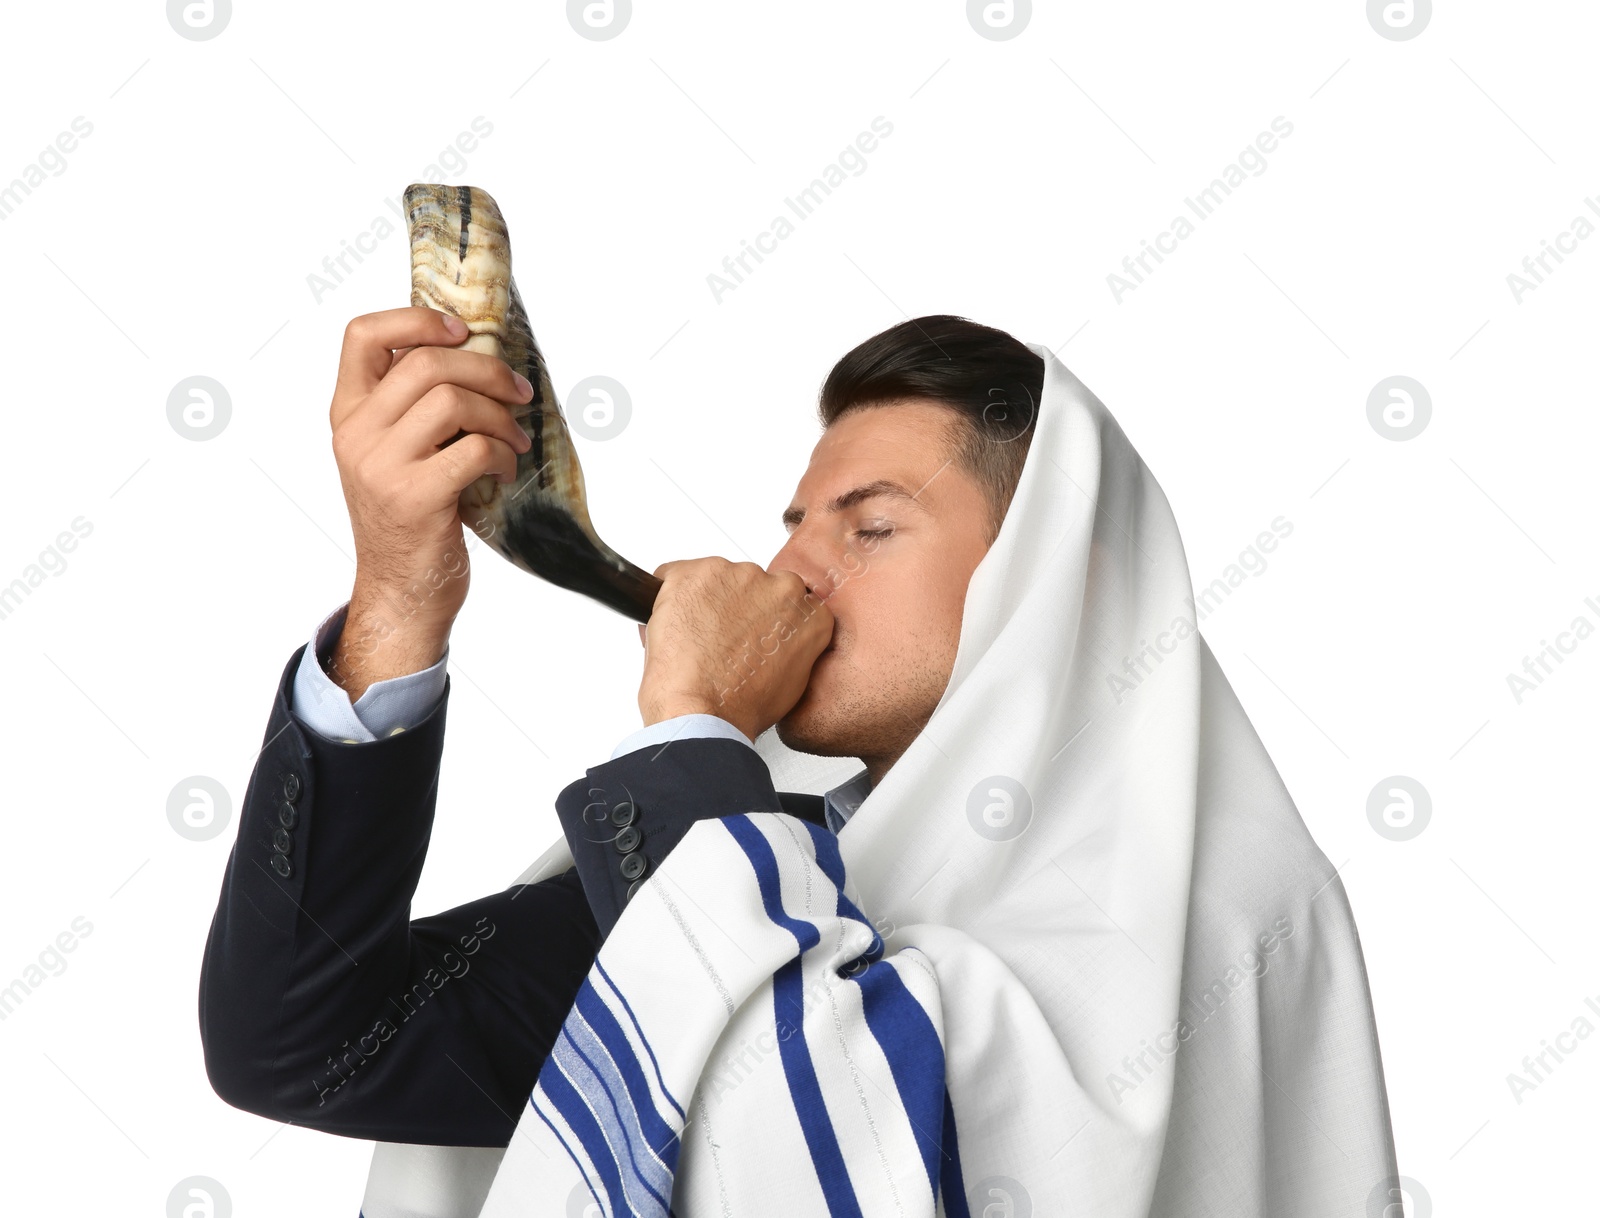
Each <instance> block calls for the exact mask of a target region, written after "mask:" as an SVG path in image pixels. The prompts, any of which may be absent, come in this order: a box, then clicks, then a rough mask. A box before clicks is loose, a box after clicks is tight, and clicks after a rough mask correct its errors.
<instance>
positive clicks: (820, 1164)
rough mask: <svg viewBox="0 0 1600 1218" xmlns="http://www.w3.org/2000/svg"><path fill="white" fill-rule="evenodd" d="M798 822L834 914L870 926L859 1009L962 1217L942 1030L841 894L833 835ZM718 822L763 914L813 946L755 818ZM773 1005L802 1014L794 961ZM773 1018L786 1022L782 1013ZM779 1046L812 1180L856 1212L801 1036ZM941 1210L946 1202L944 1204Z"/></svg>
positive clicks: (859, 976) (840, 1206)
mask: <svg viewBox="0 0 1600 1218" xmlns="http://www.w3.org/2000/svg"><path fill="white" fill-rule="evenodd" d="M803 823H805V824H806V827H807V829H809V830H810V832H811V840H812V843H813V847H814V849H815V853H816V859H817V864H818V866H819V867H820V868H821V869H822V871H823V874H825V875H826V876H827V877H828V879H829V880H831V881H832V882H833V885H834V888H835V889H836V890H837V892H838V899H837V913H838V915H839V916H840V917H847V918H852V919H854V920H856V921H859V922H861V923H862V924H863V925H865V926H867V927H868V928H869V929H871V930H872V945H871V947H870V948H869V950H868V951H867V952H866V953H864V954H863V955H862V956H861V957H859V958H858V963H859V962H861V961H865V962H866V967H865V968H863V969H862V970H861V971H859V972H856V973H853V974H851V975H850V976H849V979H850V980H851V981H852V982H853V983H854V984H855V985H857V986H858V987H859V988H860V990H861V1004H862V1014H863V1016H864V1018H865V1020H866V1024H867V1028H868V1030H869V1031H870V1032H871V1033H872V1036H873V1039H874V1040H876V1041H877V1044H878V1048H879V1049H880V1051H881V1052H882V1053H883V1056H884V1059H885V1060H886V1061H887V1062H888V1063H889V1069H890V1073H891V1074H892V1075H893V1077H894V1081H895V1087H896V1090H897V1092H898V1095H897V1096H896V1098H897V1099H898V1101H899V1103H900V1105H901V1108H902V1110H903V1111H904V1113H905V1117H906V1120H907V1122H908V1123H909V1124H910V1126H911V1128H912V1131H913V1137H914V1138H915V1139H916V1143H917V1148H918V1150H919V1152H920V1153H921V1155H922V1162H923V1169H924V1170H925V1171H926V1172H927V1176H928V1188H929V1191H930V1192H932V1194H933V1195H934V1197H935V1198H937V1197H938V1195H939V1190H940V1187H941V1185H944V1184H953V1185H954V1186H955V1188H954V1195H955V1198H956V1200H955V1201H954V1205H955V1206H957V1207H959V1208H958V1209H951V1213H952V1215H954V1214H957V1213H960V1214H965V1211H966V1201H965V1198H964V1197H963V1196H962V1195H961V1188H960V1182H961V1168H960V1162H959V1160H958V1159H957V1158H956V1157H955V1153H954V1151H955V1133H956V1130H955V1113H954V1109H953V1107H952V1106H951V1103H950V1098H949V1092H948V1091H947V1090H946V1088H945V1085H944V1066H945V1062H944V1046H943V1045H942V1044H941V1043H940V1041H939V1033H938V1030H937V1029H936V1028H935V1027H934V1026H933V1021H932V1020H930V1019H929V1018H928V1013H927V1012H926V1011H925V1010H923V1007H922V1004H921V1003H920V1002H918V1001H917V999H916V997H915V996H914V995H913V994H912V993H911V992H910V991H909V990H907V989H906V987H905V983H904V981H902V980H901V978H900V974H899V971H898V970H897V969H895V968H894V967H893V966H892V965H886V964H882V963H881V958H882V956H883V953H884V950H885V946H884V942H883V939H882V937H881V936H880V935H879V934H878V932H877V928H876V927H873V926H872V923H871V922H869V921H867V919H866V917H865V916H863V915H862V913H861V911H860V910H858V909H857V908H856V906H855V904H854V903H853V902H852V901H851V900H850V899H849V898H848V897H846V896H845V893H844V861H843V859H842V858H841V857H840V854H839V845H838V842H837V840H836V839H835V838H834V837H833V835H832V834H829V833H825V832H824V831H823V830H821V829H819V828H818V827H817V826H815V825H812V824H810V823H809V822H803ZM722 824H723V825H724V826H725V827H726V828H727V830H728V832H729V833H730V834H732V835H733V837H734V840H735V841H737V842H738V843H739V845H740V847H741V848H742V849H743V850H744V852H745V856H746V858H748V859H749V860H750V865H751V867H752V868H753V869H754V871H755V873H756V880H757V883H758V884H759V886H760V889H761V899H762V904H763V906H764V908H765V909H766V913H767V916H768V917H769V918H771V919H772V921H773V922H774V923H776V924H777V925H780V926H783V927H785V928H786V929H787V930H789V931H790V932H791V933H792V934H793V935H794V937H795V941H796V943H797V944H798V945H799V947H800V951H801V953H802V954H804V953H805V952H806V951H807V950H809V949H810V948H811V947H813V946H815V945H816V943H817V941H818V934H817V930H816V927H814V926H813V925H812V924H811V923H810V922H804V921H800V920H798V919H795V918H793V917H791V916H790V915H789V914H788V913H787V912H786V911H785V910H784V908H783V902H782V895H781V888H780V884H779V874H778V863H777V859H776V857H775V855H774V854H773V851H772V846H771V843H769V842H768V841H767V839H766V837H765V835H764V834H762V833H761V831H760V830H759V829H757V828H756V827H755V826H754V825H753V824H751V822H750V820H749V818H748V817H744V816H729V817H723V818H722ZM908 950H915V949H914V948H912V949H908ZM773 1003H774V1007H775V1008H776V1010H777V1011H780V1012H793V1013H794V1014H795V1015H796V1016H797V1017H798V1016H799V1014H800V1013H801V1010H802V1005H801V1004H802V999H801V973H800V960H799V959H798V958H796V959H794V960H791V961H789V962H788V963H787V964H785V965H784V966H783V968H782V969H780V970H779V972H778V973H777V975H776V976H775V977H774V981H773ZM779 1022H780V1026H782V1019H781V1018H780V1021H779ZM779 1048H780V1056H781V1059H782V1061H783V1065H784V1070H785V1071H786V1073H787V1075H788V1079H789V1089H790V1096H791V1098H792V1099H793V1101H794V1105H795V1112H796V1114H797V1115H798V1117H799V1119H800V1125H801V1128H802V1130H804V1132H805V1136H806V1142H807V1145H808V1147H809V1148H810V1150H811V1158H812V1163H813V1165H814V1166H815V1168H816V1171H817V1179H818V1181H819V1183H820V1184H821V1185H822V1189H823V1194H824V1196H826V1197H827V1200H828V1209H829V1213H830V1215H839V1216H844V1215H854V1214H859V1213H860V1212H861V1210H860V1205H859V1202H858V1200H857V1198H856V1195H855V1191H854V1187H853V1186H852V1184H851V1183H850V1178H849V1172H848V1170H847V1169H846V1167H845V1164H844V1157H843V1154H842V1153H841V1152H840V1149H839V1143H838V1138H837V1135H836V1133H835V1131H834V1128H833V1123H832V1121H831V1119H830V1118H829V1116H828V1112H827V1109H826V1107H825V1106H824V1104H823V1101H822V1095H821V1092H820V1089H819V1088H818V1085H817V1077H816V1070H815V1068H814V1066H813V1065H812V1061H811V1054H810V1050H809V1048H808V1047H807V1045H806V1043H805V1037H804V1036H790V1037H789V1038H787V1039H780V1041H779ZM946 1142H948V1143H949V1145H950V1152H949V1153H948V1154H944V1153H943V1152H942V1145H943V1144H944V1143H946ZM941 1159H942V1161H941ZM947 1208H950V1207H949V1206H948V1205H947Z"/></svg>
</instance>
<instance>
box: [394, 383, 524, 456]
mask: <svg viewBox="0 0 1600 1218" xmlns="http://www.w3.org/2000/svg"><path fill="white" fill-rule="evenodd" d="M463 431H468V432H481V433H483V434H484V435H489V436H494V437H495V438H496V439H500V440H504V441H505V442H506V444H508V445H509V446H510V447H511V448H512V449H514V450H515V451H517V452H519V453H520V452H527V451H528V450H529V449H530V448H532V447H533V440H532V439H531V438H529V436H528V433H527V432H525V431H523V430H522V428H521V427H520V426H519V425H518V424H517V422H516V420H515V419H513V418H512V417H511V409H510V407H508V406H506V405H505V404H504V403H502V402H497V401H495V400H494V399H493V398H490V397H485V396H484V395H483V394H481V393H474V392H473V391H472V390H470V389H463V388H461V386H459V385H452V384H445V385H436V386H434V387H433V388H432V389H430V390H428V392H426V393H425V394H423V395H422V397H420V398H419V399H417V402H416V404H415V405H414V406H412V407H411V409H410V410H408V411H406V412H405V414H404V415H402V416H401V418H400V420H399V421H398V422H397V423H395V425H394V426H393V427H391V428H389V429H388V431H387V432H385V433H384V434H383V439H382V440H381V441H380V442H379V446H380V447H381V448H383V449H386V450H387V451H388V454H389V456H390V457H391V459H397V460H400V461H415V460H420V459H421V458H424V457H428V456H431V455H432V454H433V452H434V450H435V449H437V448H439V447H440V446H441V445H443V444H445V443H447V442H448V441H450V440H453V439H454V438H455V437H456V436H457V435H459V434H460V433H461V432H463Z"/></svg>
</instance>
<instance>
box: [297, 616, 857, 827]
mask: <svg viewBox="0 0 1600 1218" xmlns="http://www.w3.org/2000/svg"><path fill="white" fill-rule="evenodd" d="M349 609H350V602H349V601H346V602H345V603H344V604H342V605H340V606H339V607H338V608H337V609H335V610H334V611H333V612H332V613H330V614H328V616H327V617H325V618H323V619H322V622H321V624H320V625H318V627H317V629H316V631H315V632H314V633H313V634H312V636H311V641H310V643H309V644H308V645H307V647H306V650H305V654H304V655H303V656H301V657H300V667H299V668H297V669H296V670H295V674H294V686H293V690H292V692H291V694H290V710H291V711H293V712H294V716H295V718H296V719H298V720H300V722H301V723H303V724H304V725H305V726H306V727H309V728H310V729H311V730H312V731H314V732H316V733H318V734H319V735H321V736H325V737H327V738H328V739H329V740H337V741H341V742H343V743H345V744H364V743H369V742H371V741H374V740H377V739H378V738H379V737H380V736H393V735H395V734H396V733H397V732H403V731H405V730H406V728H408V727H410V726H411V725H412V724H414V723H417V722H419V721H420V720H422V719H426V718H427V717H428V714H429V713H430V712H431V711H432V710H433V708H434V707H435V706H436V705H437V704H438V701H439V699H440V698H441V697H443V696H444V677H445V662H446V661H447V660H449V658H450V645H449V644H448V643H446V644H445V649H444V654H443V655H442V656H440V657H439V661H438V663H436V664H434V665H432V666H430V667H428V668H424V669H423V670H422V671H421V672H410V673H406V674H405V675H403V676H399V677H390V678H389V679H388V680H387V681H376V682H374V683H373V684H371V685H369V686H368V687H367V688H366V689H365V690H363V691H362V694H361V696H360V697H359V698H357V699H356V700H355V702H354V703H353V704H352V703H351V701H350V695H349V694H348V693H347V692H345V690H343V689H341V688H340V687H339V686H338V685H335V684H334V682H333V679H332V678H331V677H329V676H328V674H327V671H326V670H325V669H324V668H323V665H324V664H325V663H326V662H327V661H328V659H329V657H331V656H332V654H333V647H334V644H335V643H337V642H338V641H339V632H340V631H341V630H343V629H344V620H345V614H346V613H348V612H349ZM707 736H723V737H726V738H727V739H729V740H740V741H743V742H744V743H745V744H746V745H747V746H748V747H750V748H752V749H753V748H755V742H754V741H752V740H751V739H750V737H748V736H746V735H745V734H744V733H743V732H741V731H740V730H739V729H738V728H736V727H734V726H733V724H731V723H729V722H728V721H727V720H726V719H722V718H719V717H718V716H716V715H699V714H696V715H678V716H676V717H674V718H672V719H663V720H661V722H659V723H652V724H650V725H649V726H648V727H641V728H640V729H639V730H638V731H636V732H631V733H630V734H628V735H627V736H624V737H623V739H622V742H621V743H620V744H618V745H617V747H616V748H615V749H613V750H612V751H611V757H612V759H615V758H618V757H621V756H622V755H623V754H624V753H631V752H633V751H634V750H635V749H642V748H645V747H647V746H648V745H652V744H661V743H663V742H665V741H669V740H680V739H687V738H692V737H707ZM871 789H872V784H871V783H870V782H869V781H868V779H867V770H866V767H865V766H863V767H862V768H861V769H860V770H859V771H858V772H857V773H856V774H855V775H854V776H853V777H851V778H850V779H848V780H847V781H845V782H842V783H840V784H839V785H838V786H836V787H834V788H833V789H831V790H829V791H827V792H825V793H824V794H823V797H822V799H823V810H824V811H825V813H826V814H827V821H828V828H830V829H832V830H833V831H834V832H835V833H838V832H839V830H840V829H842V828H844V825H845V822H846V821H848V820H849V819H850V817H851V816H853V815H854V814H855V810H856V809H857V808H859V807H860V806H861V801H862V800H864V799H865V798H866V797H867V793H868V792H869V791H870V790H871Z"/></svg>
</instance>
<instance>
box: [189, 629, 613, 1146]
mask: <svg viewBox="0 0 1600 1218" xmlns="http://www.w3.org/2000/svg"><path fill="white" fill-rule="evenodd" d="M304 651H305V648H304V647H302V648H301V649H300V650H297V651H296V652H295V653H294V655H293V657H292V658H291V659H290V660H289V663H288V665H287V666H286V667H285V669H284V672H283V676H282V679H281V680H280V682H279V686H278V690H277V695H276V698H275V701H274V704H273V709H272V714H271V717H270V719H269V721H268V724H267V730H266V733H265V741H264V744H263V747H262V749H261V752H260V753H259V754H258V756H257V759H256V763H255V768H254V772H253V773H252V775H251V778H250V783H249V786H248V788H247V789H246V792H245V797H244V800H243V807H242V809H241V812H240V816H239V826H238V836H237V839H236V840H235V842H234V846H233V850H232V853H231V854H230V855H229V858H228V864H227V869H226V871H225V873H224V876H223V882H222V891H221V894H220V897H219V900H218V903H217V908H216V912H215V914H214V916H213V919H212V923H211V929H210V934H209V936H208V938H207V941H206V947H205V954H204V958H203V961H202V965H201V974H200V990H199V1018H200V1036H201V1043H202V1046H203V1050H204V1055H205V1065H206V1072H207V1075H208V1077H209V1078H210V1081H211V1084H212V1086H213V1088H214V1089H215V1090H216V1092H217V1094H218V1095H220V1096H221V1097H222V1098H223V1099H224V1100H226V1101H227V1102H228V1103H230V1104H232V1105H234V1106H235V1107H238V1108H242V1109H245V1110H247V1111H250V1112H254V1113H257V1114H258V1115H261V1116H264V1117H269V1118H272V1119H274V1120H280V1121H287V1122H293V1123H295V1124H300V1125H305V1126H308V1127H310V1128H314V1129H319V1130H322V1131H325V1132H328V1133H336V1134H343V1135H345V1136H348V1137H356V1138H364V1139H374V1140H380V1141H391V1142H415V1143H425V1144H435V1145H449V1146H504V1145H505V1144H506V1143H507V1142H508V1140H509V1139H510V1136H511V1132H512V1130H513V1128H514V1127H515V1124H516V1120H517V1118H518V1116H519V1114H520V1112H521V1110H522V1108H523V1106H524V1105H525V1103H526V1101H527V1097H528V1094H529V1091H530V1090H531V1088H532V1087H533V1084H534V1082H535V1080H536V1078H537V1076H538V1072H539V1068H540V1066H541V1065H542V1063H543V1061H544V1060H545V1058H546V1056H547V1055H548V1053H549V1051H550V1047H551V1045H552V1043H553V1042H554V1039H555V1037H556V1035H557V1033H558V1032H559V1030H560V1027H561V1022H562V1020H563V1018H564V1017H565V1015H566V1013H567V1010H568V1008H569V1007H570V1006H571V1004H572V1000H573V998H574V996H575V995H576V993H577V990H578V986H579V984H580V983H581V982H582V979H583V977H584V975H585V973H586V972H587V971H588V969H589V967H590V965H591V964H592V962H593V959H594V954H595V951H596V949H597V948H598V945H599V942H600V935H599V931H598V928H597V926H596V924H595V921H594V918H593V917H592V915H591V914H590V910H589V904H588V902H587V901H586V899H585V896H584V892H583V889H582V887H581V886H580V883H579V878H578V873H577V872H576V871H574V870H570V869H569V870H568V871H567V872H566V873H565V874H563V875H559V876H553V877H550V878H547V879H545V880H542V881H540V882H538V883H536V884H529V885H513V886H512V887H510V888H507V889H506V890H505V891H503V892H500V893H496V894H493V895H491V896H487V897H484V898H482V899H480V900H477V901H473V902H471V903H469V904H466V905H463V906H460V907H458V908H455V909H451V910H446V911H445V912H443V913H439V914H434V915H432V916H431V917H424V918H419V919H416V920H412V918H411V913H410V907H411V899H412V895H413V894H414V892H415V891H416V885H417V880H418V878H419V876H420V875H421V871H422V865H423V861H424V859H425V857H426V853H427V847H428V841H429V837H430V834H431V831H432V825H433V815H434V803H435V798H436V796H437V791H438V777H439V765H440V758H441V756H442V752H443V745H444V728H445V715H446V710H447V707H448V702H449V685H448V682H447V683H446V685H445V687H444V694H443V696H441V697H440V699H439V700H438V703H437V705H435V706H434V707H433V708H432V709H431V711H429V712H428V713H427V715H426V716H425V717H423V718H422V719H421V720H420V721H418V722H416V723H415V724H414V725H413V726H411V727H410V728H408V729H406V730H402V731H400V732H399V733H397V734H394V735H389V736H386V737H384V738H382V739H377V740H373V741H369V742H359V743H345V742H341V741H335V740H330V739H328V738H326V737H324V736H322V735H320V734H319V733H317V732H314V731H311V730H309V729H308V728H307V727H306V726H305V725H304V724H302V723H301V722H300V721H298V720H297V719H296V718H295V716H294V714H293V711H292V707H291V691H292V684H293V680H294V675H295V673H296V671H297V670H298V667H299V664H300V661H301V659H302V656H303V653H304Z"/></svg>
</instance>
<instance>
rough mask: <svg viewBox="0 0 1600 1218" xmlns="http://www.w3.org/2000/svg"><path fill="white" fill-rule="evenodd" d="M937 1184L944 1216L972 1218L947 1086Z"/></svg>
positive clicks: (953, 1110) (952, 1106) (953, 1109)
mask: <svg viewBox="0 0 1600 1218" xmlns="http://www.w3.org/2000/svg"><path fill="white" fill-rule="evenodd" d="M939 1185H940V1187H941V1188H943V1189H944V1212H945V1218H972V1211H971V1210H969V1209H968V1208H967V1185H966V1182H965V1181H963V1180H962V1178H961V1152H960V1150H959V1149H958V1148H957V1146H956V1110H955V1107H954V1105H952V1104H951V1103H950V1089H949V1088H948V1087H946V1088H945V1091H944V1166H943V1167H941V1168H940V1170H939Z"/></svg>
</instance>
